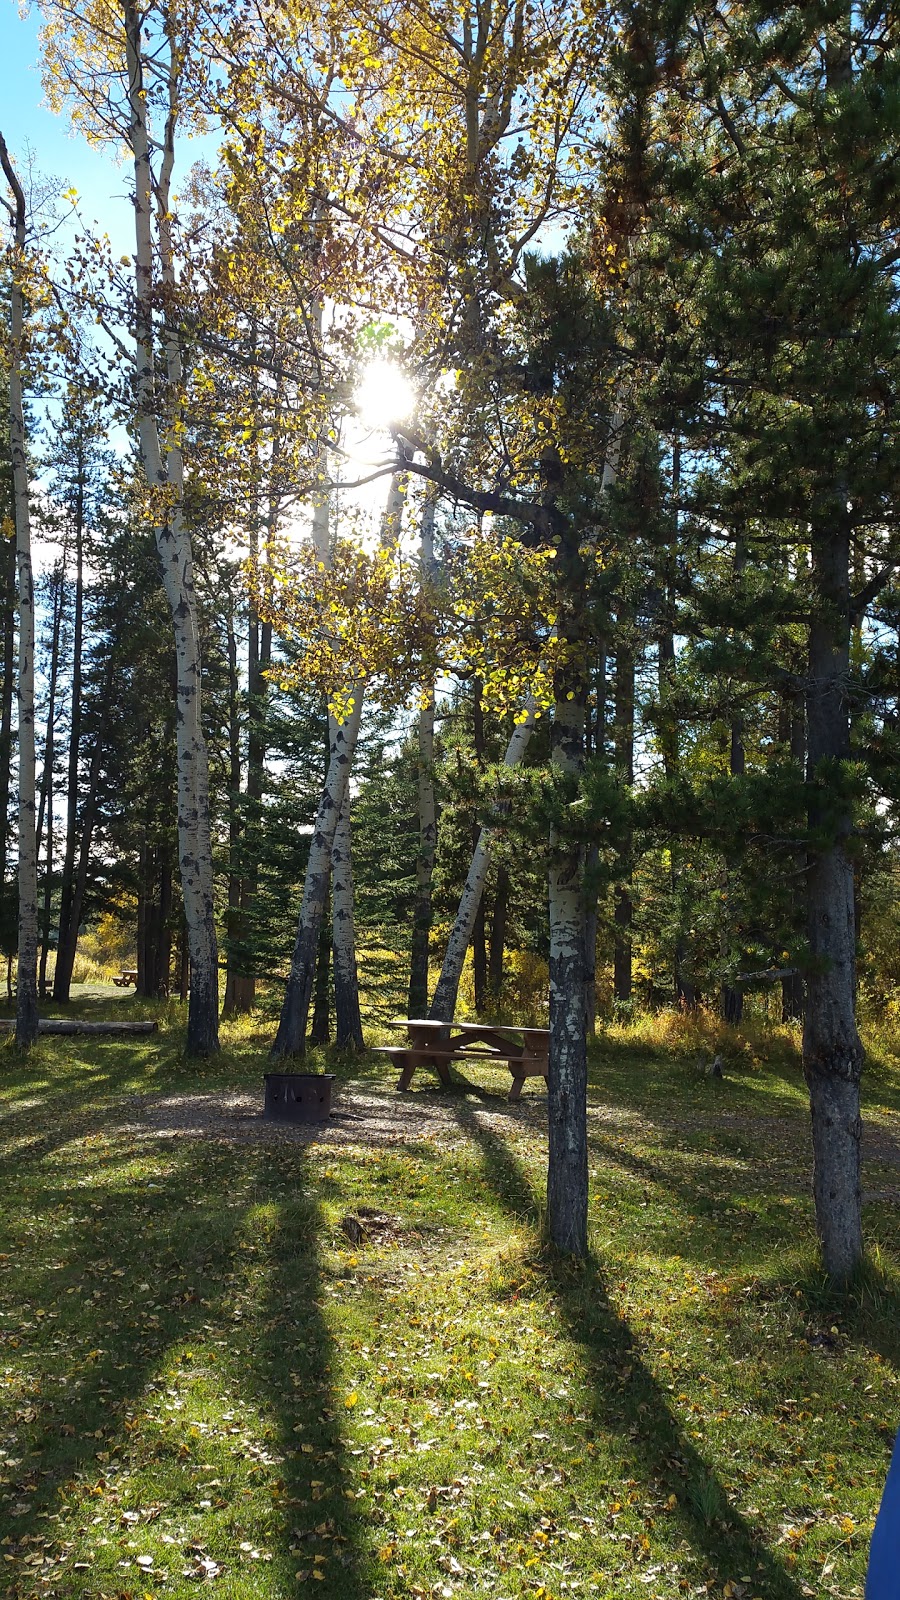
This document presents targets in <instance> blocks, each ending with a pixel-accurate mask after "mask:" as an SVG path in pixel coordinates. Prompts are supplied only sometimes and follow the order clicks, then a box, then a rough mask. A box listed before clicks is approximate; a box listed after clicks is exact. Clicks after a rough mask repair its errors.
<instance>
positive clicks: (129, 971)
mask: <svg viewBox="0 0 900 1600" xmlns="http://www.w3.org/2000/svg"><path fill="white" fill-rule="evenodd" d="M137 977H138V975H137V967H123V968H122V971H121V972H120V973H119V976H118V977H117V978H113V983H114V984H115V986H116V988H117V989H126V988H127V987H128V985H129V984H130V983H137Z"/></svg>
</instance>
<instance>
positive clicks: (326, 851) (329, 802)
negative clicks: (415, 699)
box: [272, 685, 362, 1059]
mask: <svg viewBox="0 0 900 1600" xmlns="http://www.w3.org/2000/svg"><path fill="white" fill-rule="evenodd" d="M361 715H362V686H361V685H359V686H357V688H356V690H355V692H354V697H353V710H352V711H351V713H350V715H349V717H348V718H347V720H346V722H342V723H339V724H336V725H335V730H336V731H335V737H334V739H333V741H332V743H331V753H330V757H329V761H328V776H327V778H326V780H325V787H324V789H323V791H322V797H321V799H320V801H319V810H318V813H317V815H316V821H315V827H314V829H313V836H312V839H311V841H310V846H309V860H308V862H307V866H306V878H305V880H304V884H303V900H302V903H301V906H300V917H299V921H298V924H297V938H296V941H295V944H294V955H293V959H292V961H291V970H290V975H289V977H288V983H287V990H286V992H285V996H284V1004H283V1005H282V1008H281V1019H280V1021H279V1024H278V1032H277V1034H276V1036H275V1042H274V1044H273V1046H272V1056H273V1057H274V1058H275V1059H280V1058H282V1057H285V1056H302V1054H303V1052H304V1049H305V1047H306V1023H307V1018H308V1016H309V1002H310V999H311V996H312V986H313V975H314V973H315V965H316V946H317V943H318V938H319V927H320V924H321V921H322V912H323V910H324V906H325V899H326V896H327V894H328V881H329V875H330V872H331V856H332V850H333V848H334V837H335V834H336V832H337V826H338V822H339V821H340V815H341V811H342V809H343V807H344V803H345V801H346V799H347V794H348V790H349V784H350V769H351V767H352V764H353V756H354V753H355V751H356V741H357V736H358V734H359V723H360V717H361Z"/></svg>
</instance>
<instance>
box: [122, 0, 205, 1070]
mask: <svg viewBox="0 0 900 1600" xmlns="http://www.w3.org/2000/svg"><path fill="white" fill-rule="evenodd" d="M124 9H125V33H126V50H127V66H128V98H129V106H130V110H131V119H132V120H131V126H130V129H129V142H130V145H131V150H132V155H133V158H134V180H135V196H134V213H135V335H136V337H135V398H136V404H137V427H138V440H139V444H140V453H141V462H142V465H143V469H144V474H145V477H146V479H147V483H148V486H149V489H150V494H151V497H152V514H153V523H154V531H155V535H156V546H157V550H158V552H159V559H160V564H161V567H162V576H163V587H164V589H165V592H166V598H167V600H168V602H169V607H170V609H171V612H172V621H173V625H174V633H175V659H176V675H177V689H176V751H177V763H178V856H179V866H180V869H181V886H182V894H183V898H184V914H185V923H186V927H187V940H188V952H189V959H190V983H191V987H190V999H189V1006H188V1030H187V1047H188V1051H189V1053H190V1054H191V1055H209V1054H212V1053H213V1052H214V1051H216V1050H217V1049H218V1046H219V1035H218V1009H219V967H218V949H217V944H216V929H215V919H214V905H213V865H212V842H211V837H210V819H209V761H208V755H207V747H206V740H205V738H204V734H203V727H202V722H201V675H200V645H199V633H198V625H197V602H196V594H195V590H194V574H193V556H192V551H191V540H190V533H189V530H188V528H187V525H186V522H185V519H184V510H183V498H184V461H183V457H182V452H181V449H180V447H179V445H178V443H177V437H176V435H175V433H174V431H173V433H172V438H171V442H170V444H169V448H168V450H167V452H166V455H165V458H164V456H163V450H162V445H161V443H160V434H159V423H158V417H157V393H156V374H155V368H154V356H153V312H152V297H153V290H154V283H153V236H152V198H153V175H152V169H151V158H150V152H151V145H150V136H149V129H148V124H147V106H146V98H145V91H144V80H143V54H142V51H143V44H142V33H141V17H140V13H139V12H138V10H137V7H136V6H135V4H134V0H125V8H124ZM174 125H175V99H174V83H173V82H172V81H171V80H170V112H169V117H168V119H167V123H166V141H165V149H164V156H163V170H162V179H161V184H160V186H159V188H158V190H157V204H158V211H159V216H160V222H161V234H160V244H161V253H162V261H163V283H164V286H165V287H166V289H168V290H171V288H172V287H173V283H174V273H173V266H172V252H171V243H170V238H169V228H168V215H169V213H168V203H169V196H168V186H169V180H170V176H171V170H172V160H173V155H174V142H173V140H174ZM164 339H165V350H166V366H167V383H168V389H169V397H170V400H171V403H172V405H173V406H174V407H176V408H177V405H178V395H179V391H180V387H181V379H182V372H181V351H180V346H179V341H178V334H177V331H176V330H175V329H174V328H173V326H172V324H171V315H167V318H166V327H165V330H164ZM169 420H170V423H171V422H172V421H173V420H174V419H173V418H170V419H169Z"/></svg>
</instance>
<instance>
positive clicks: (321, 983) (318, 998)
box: [309, 849, 334, 1044]
mask: <svg viewBox="0 0 900 1600" xmlns="http://www.w3.org/2000/svg"><path fill="white" fill-rule="evenodd" d="M333 853H334V852H333V849H332V855H333ZM328 900H329V888H328V886H326V889H325V903H324V905H323V907H322V921H321V925H320V927H319V942H318V946H317V948H316V976H315V986H314V989H313V996H314V999H313V1018H312V1027H311V1028H310V1030H309V1042H310V1044H327V1043H328V1041H329V1039H330V1038H331V928H330V926H329V921H330V919H329V916H328Z"/></svg>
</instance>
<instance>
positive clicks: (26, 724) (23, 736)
mask: <svg viewBox="0 0 900 1600" xmlns="http://www.w3.org/2000/svg"><path fill="white" fill-rule="evenodd" d="M0 164H2V167H3V171H4V173H5V175H6V180H7V182H8V184H9V186H10V189H11V190H12V192H13V198H14V201H15V260H14V264H13V274H12V283H11V287H10V360H9V438H10V455H11V457H12V470H13V496H14V503H15V513H16V517H15V521H16V568H17V572H18V581H19V583H18V593H19V694H18V708H19V853H18V878H19V938H18V964H17V992H16V1043H17V1045H18V1046H19V1048H20V1049H23V1050H27V1049H28V1048H29V1047H30V1046H31V1045H32V1044H33V1043H34V1041H35V1039H36V1038H37V1028H38V1005H37V939H38V886H37V839H36V833H35V809H36V807H35V748H34V636H35V628H34V575H33V572H32V566H31V505H30V494H29V485H28V453H27V441H26V435H25V410H24V405H23V402H22V370H23V366H24V357H25V301H24V290H23V286H22V280H23V277H24V273H25V196H24V194H23V192H22V187H21V184H20V183H19V180H18V178H17V177H16V174H15V170H14V168H13V165H12V162H11V161H10V159H9V152H8V150H7V148H6V143H5V141H4V140H3V137H2V135H0Z"/></svg>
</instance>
